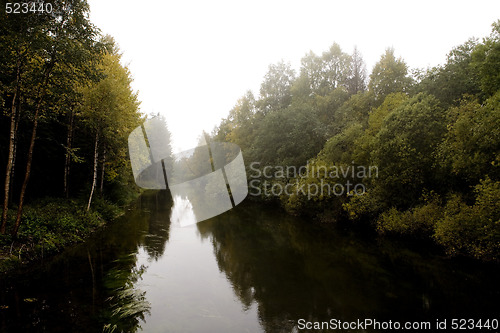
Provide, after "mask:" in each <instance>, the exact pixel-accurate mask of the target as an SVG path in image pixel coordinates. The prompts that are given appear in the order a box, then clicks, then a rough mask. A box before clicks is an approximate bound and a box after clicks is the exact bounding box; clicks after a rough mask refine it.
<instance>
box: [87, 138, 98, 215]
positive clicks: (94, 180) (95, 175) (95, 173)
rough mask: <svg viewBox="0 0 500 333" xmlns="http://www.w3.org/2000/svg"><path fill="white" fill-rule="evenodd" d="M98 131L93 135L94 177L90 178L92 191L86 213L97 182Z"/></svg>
mask: <svg viewBox="0 0 500 333" xmlns="http://www.w3.org/2000/svg"><path fill="white" fill-rule="evenodd" d="M98 147H99V131H98V130H96V133H95V145H94V175H93V177H92V189H91V190H90V196H89V203H88V205H87V211H88V210H89V209H90V203H91V202H92V195H94V189H95V185H96V182H97V162H98V160H97V158H98V157H99V156H98V155H99V150H98Z"/></svg>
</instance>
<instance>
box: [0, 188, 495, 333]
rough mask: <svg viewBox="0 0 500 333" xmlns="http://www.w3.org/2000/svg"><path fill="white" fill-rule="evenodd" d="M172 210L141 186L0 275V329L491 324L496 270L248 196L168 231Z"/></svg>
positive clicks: (178, 209)
mask: <svg viewBox="0 0 500 333" xmlns="http://www.w3.org/2000/svg"><path fill="white" fill-rule="evenodd" d="M172 205H173V204H172V200H171V198H170V197H168V196H167V195H166V194H165V193H164V192H156V193H145V194H144V195H142V196H141V197H140V198H139V200H138V201H137V202H136V203H135V204H134V205H132V206H131V207H130V208H129V209H128V211H127V212H126V214H125V215H124V216H122V217H120V218H118V219H117V220H116V221H114V222H113V223H110V224H109V225H108V226H107V227H105V228H104V229H103V230H101V231H99V232H97V233H96V234H95V235H94V236H93V237H91V238H90V239H89V240H88V241H86V242H85V243H83V244H79V245H76V246H74V247H71V248H68V249H67V250H65V251H64V252H63V253H61V254H59V255H56V256H54V257H52V258H50V259H48V260H45V261H44V262H41V263H39V264H35V265H33V266H32V267H30V268H29V269H24V270H21V271H19V272H15V273H13V274H11V275H10V276H8V277H5V278H3V279H2V280H0V283H1V290H0V331H1V332H23V331H29V332H113V331H114V332H120V331H124V332H141V331H143V332H299V331H306V330H300V329H299V328H302V327H301V326H299V320H300V319H302V320H303V321H302V323H304V322H305V321H310V322H314V321H321V322H323V321H330V320H332V322H333V321H335V322H336V323H338V321H339V320H340V321H342V322H343V321H356V320H358V319H359V320H365V319H375V320H377V321H379V322H382V321H389V320H391V321H392V322H395V321H398V322H401V323H404V322H406V321H408V322H410V321H411V322H430V323H432V325H435V324H436V321H437V320H439V321H443V320H445V319H446V320H447V325H448V327H450V324H451V321H452V320H453V319H461V318H465V319H469V318H473V319H476V320H477V319H483V320H486V319H490V320H491V319H494V318H496V319H497V320H499V319H500V318H499V314H500V305H499V304H500V302H499V299H500V284H499V281H500V268H499V267H498V265H492V264H482V263H478V262H475V261H472V260H466V259H449V258H446V257H444V256H442V255H440V254H439V252H438V251H436V250H435V249H431V250H426V251H423V250H418V249H419V248H422V246H421V245H422V244H408V243H406V242H402V241H393V240H389V239H387V238H380V237H377V236H376V235H374V234H371V233H368V232H366V231H360V230H353V229H352V228H341V227H339V226H324V225H319V224H317V223H314V222H312V221H309V220H307V219H304V218H297V217H292V216H289V215H287V214H285V213H284V212H283V211H281V210H280V209H278V208H277V207H276V206H273V205H269V204H267V205H266V204H263V203H255V202H250V201H248V200H247V201H244V202H243V203H242V204H240V205H239V206H237V207H236V208H234V209H232V210H230V211H228V212H226V213H224V214H222V215H219V216H217V217H215V218H212V219H210V220H207V221H204V222H200V223H198V224H195V225H191V226H187V227H181V226H180V224H181V223H182V220H183V219H186V218H189V214H190V212H189V209H188V208H187V207H186V206H185V205H183V202H181V201H176V204H175V206H174V207H172ZM373 330H374V329H373V327H362V328H359V327H357V328H355V329H350V330H344V331H351V332H354V331H360V332H361V331H367V332H370V331H373ZM319 331H320V330H315V332H319ZM492 331H495V330H490V332H492Z"/></svg>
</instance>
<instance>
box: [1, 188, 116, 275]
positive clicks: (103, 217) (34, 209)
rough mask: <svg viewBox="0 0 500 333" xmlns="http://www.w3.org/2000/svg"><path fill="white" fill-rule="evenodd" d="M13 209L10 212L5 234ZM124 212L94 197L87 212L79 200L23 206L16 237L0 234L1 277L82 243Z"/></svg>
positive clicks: (47, 199)
mask: <svg viewBox="0 0 500 333" xmlns="http://www.w3.org/2000/svg"><path fill="white" fill-rule="evenodd" d="M15 208H16V207H13V209H10V210H9V222H8V224H7V231H9V229H10V227H11V226H12V225H13V221H14V218H15V213H16V209H15ZM123 212H124V210H123V207H120V206H118V205H117V204H114V203H111V202H109V201H107V200H104V199H102V198H95V200H94V201H93V204H92V207H91V209H90V210H89V211H86V210H85V202H83V201H82V200H78V199H63V198H43V199H39V200H36V201H34V202H33V203H31V204H29V205H26V206H25V209H24V213H23V217H22V221H21V226H20V228H19V233H18V235H17V237H16V238H13V237H12V236H10V234H9V233H8V232H7V233H6V234H5V235H1V234H0V274H5V273H7V272H10V271H12V270H14V269H16V268H19V267H20V266H23V265H26V264H28V263H31V262H34V261H37V260H43V258H45V257H48V256H51V255H53V254H55V253H58V252H61V251H62V250H63V249H64V248H66V247H68V246H70V245H72V244H76V243H80V242H82V241H84V240H85V239H86V238H87V237H89V236H90V235H91V234H92V233H93V232H95V231H96V230H98V229H99V228H101V227H102V226H104V225H105V224H106V223H108V222H110V221H112V220H113V219H115V218H116V217H118V216H120V215H121V214H123Z"/></svg>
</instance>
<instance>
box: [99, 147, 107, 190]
mask: <svg viewBox="0 0 500 333" xmlns="http://www.w3.org/2000/svg"><path fill="white" fill-rule="evenodd" d="M105 166H106V146H104V148H103V149H102V165H101V186H100V192H101V195H102V190H103V188H104V167H105Z"/></svg>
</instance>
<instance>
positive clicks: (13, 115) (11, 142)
mask: <svg viewBox="0 0 500 333" xmlns="http://www.w3.org/2000/svg"><path fill="white" fill-rule="evenodd" d="M16 98H17V89H16V91H15V92H14V97H13V98H12V109H11V114H10V136H9V158H8V159H7V168H6V171H5V186H4V199H3V212H2V224H1V225H0V233H2V234H5V226H6V225H7V212H8V209H9V195H10V175H11V172H12V166H13V161H14V141H15V127H16V124H15V122H16V111H17V110H16Z"/></svg>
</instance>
